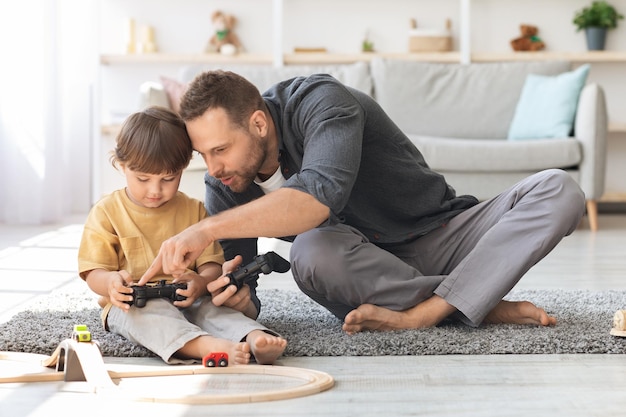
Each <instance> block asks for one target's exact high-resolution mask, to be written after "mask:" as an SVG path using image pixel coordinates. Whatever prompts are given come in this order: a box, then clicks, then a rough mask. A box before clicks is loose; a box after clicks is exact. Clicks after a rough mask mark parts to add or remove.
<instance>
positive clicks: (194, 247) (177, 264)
mask: <svg viewBox="0 0 626 417" xmlns="http://www.w3.org/2000/svg"><path fill="white" fill-rule="evenodd" d="M201 223H202V221H201V222H199V223H196V224H195V225H193V226H190V227H188V228H187V229H185V230H183V231H182V232H180V233H179V234H177V235H176V236H174V237H171V238H169V239H167V240H166V241H165V242H163V243H162V244H161V249H159V254H158V255H157V256H156V258H155V259H154V261H153V262H152V265H150V267H149V268H148V269H147V270H146V272H145V273H144V274H143V276H142V277H141V278H140V279H139V282H138V283H137V285H145V284H146V283H147V282H148V281H150V279H151V278H152V277H154V276H155V275H157V274H158V273H159V272H161V271H163V273H164V274H166V275H172V276H173V277H175V278H178V277H180V276H181V275H183V274H184V273H185V272H186V271H187V267H188V266H189V265H190V264H191V263H192V262H193V261H195V260H196V259H197V258H198V256H200V254H201V253H202V251H203V250H204V249H206V247H207V246H209V245H210V244H211V242H212V240H210V239H209V238H207V236H205V234H204V232H203V231H202V228H201Z"/></svg>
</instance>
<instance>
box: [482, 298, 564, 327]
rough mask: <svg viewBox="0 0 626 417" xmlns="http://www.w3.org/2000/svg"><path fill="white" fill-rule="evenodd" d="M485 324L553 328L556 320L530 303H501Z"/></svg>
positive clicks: (489, 315) (488, 315)
mask: <svg viewBox="0 0 626 417" xmlns="http://www.w3.org/2000/svg"><path fill="white" fill-rule="evenodd" d="M484 323H496V324H498V323H508V324H536V325H540V326H553V325H555V324H556V318H554V317H552V316H549V315H548V313H546V312H545V310H544V309H542V308H539V307H537V306H536V305H534V304H533V303H531V302H529V301H504V300H503V301H500V302H499V303H498V305H497V306H495V307H494V309H493V310H491V312H490V313H489V314H487V317H485V320H484Z"/></svg>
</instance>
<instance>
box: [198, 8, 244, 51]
mask: <svg viewBox="0 0 626 417" xmlns="http://www.w3.org/2000/svg"><path fill="white" fill-rule="evenodd" d="M211 22H212V23H213V27H214V28H215V34H214V35H213V36H212V37H211V39H209V43H208V44H207V46H206V48H205V52H209V53H211V52H219V53H222V54H224V55H234V54H236V53H237V52H241V51H242V50H243V47H242V45H241V42H239V38H238V37H237V35H236V34H235V32H233V28H234V27H235V23H237V19H236V18H235V17H234V16H232V15H229V14H226V13H223V12H221V11H219V10H218V11H215V12H213V15H211Z"/></svg>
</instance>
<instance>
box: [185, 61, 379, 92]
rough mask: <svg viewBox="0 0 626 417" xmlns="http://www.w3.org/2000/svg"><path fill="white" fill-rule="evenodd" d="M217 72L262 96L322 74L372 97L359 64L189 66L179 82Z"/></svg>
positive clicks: (366, 67)
mask: <svg viewBox="0 0 626 417" xmlns="http://www.w3.org/2000/svg"><path fill="white" fill-rule="evenodd" d="M216 69H222V70H226V71H232V72H235V73H237V74H239V75H241V76H243V77H245V78H246V79H247V80H248V81H250V82H251V83H252V84H254V85H255V86H256V87H257V88H258V89H259V91H260V92H261V93H263V92H265V90H267V89H268V88H270V87H271V86H272V85H274V84H276V83H278V82H280V81H284V80H287V79H289V78H293V77H297V76H301V75H311V74H320V73H322V74H330V75H332V76H333V77H335V78H337V79H338V80H339V81H341V82H342V83H344V84H345V85H347V86H350V87H353V88H356V89H357V90H360V91H363V92H364V93H366V94H368V95H372V79H371V77H370V72H369V64H368V63H367V62H356V63H354V64H349V65H340V64H338V65H288V66H284V67H274V66H272V65H218V64H214V65H190V66H186V67H183V68H182V69H181V71H180V73H179V79H180V81H182V82H185V83H188V82H190V81H192V80H193V78H194V77H195V76H196V75H197V74H198V73H200V72H202V71H208V70H216Z"/></svg>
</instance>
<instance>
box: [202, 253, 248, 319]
mask: <svg viewBox="0 0 626 417" xmlns="http://www.w3.org/2000/svg"><path fill="white" fill-rule="evenodd" d="M242 260H243V258H242V257H241V255H237V256H235V257H234V258H233V259H231V260H230V261H226V262H224V264H223V265H222V276H221V277H219V278H218V279H216V280H215V281H212V282H210V283H208V284H207V290H208V291H209V292H210V293H211V297H212V300H213V304H215V305H216V306H222V305H223V306H226V307H230V308H232V309H234V310H237V311H241V312H242V313H244V314H245V315H246V316H248V317H250V318H253V319H256V317H257V315H258V311H256V307H255V306H254V303H253V302H252V299H251V298H250V287H249V286H248V285H244V286H243V287H241V289H240V290H239V291H237V287H236V286H235V285H230V278H229V277H227V276H226V274H229V273H231V272H233V271H234V270H235V269H237V267H238V266H239V265H241V262H242Z"/></svg>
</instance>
